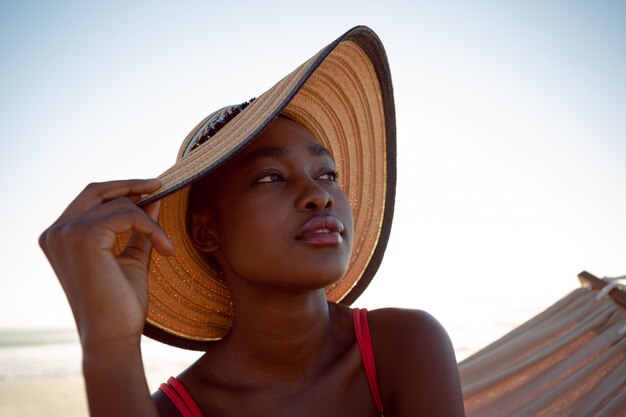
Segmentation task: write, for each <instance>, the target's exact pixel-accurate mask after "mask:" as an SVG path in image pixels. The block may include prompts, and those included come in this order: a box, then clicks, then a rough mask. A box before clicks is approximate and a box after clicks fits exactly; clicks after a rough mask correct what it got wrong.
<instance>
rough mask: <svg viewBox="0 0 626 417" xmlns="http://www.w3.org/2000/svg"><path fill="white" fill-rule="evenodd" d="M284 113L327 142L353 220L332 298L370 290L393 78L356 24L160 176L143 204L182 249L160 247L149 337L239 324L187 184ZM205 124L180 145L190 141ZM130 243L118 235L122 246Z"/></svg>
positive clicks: (197, 337)
mask: <svg viewBox="0 0 626 417" xmlns="http://www.w3.org/2000/svg"><path fill="white" fill-rule="evenodd" d="M280 114H285V115H287V116H289V117H290V118H292V119H294V120H296V121H297V122H298V123H300V124H302V125H303V126H304V127H306V128H307V129H308V130H310V131H311V133H313V134H314V135H315V136H316V137H317V138H318V139H319V140H320V141H321V142H322V144H323V145H324V146H326V147H327V148H329V150H330V152H331V153H332V154H333V156H334V159H335V162H336V164H337V168H338V171H339V172H341V173H342V174H343V175H342V177H341V178H342V180H341V181H340V183H341V184H340V185H341V186H342V187H343V189H344V191H345V193H346V195H347V197H348V199H349V202H350V204H351V206H352V210H353V213H354V219H355V228H354V230H355V232H354V242H353V256H352V259H351V261H350V265H349V267H348V272H347V273H346V275H345V276H344V277H343V278H342V279H341V280H340V281H339V282H337V283H335V284H333V285H332V286H330V287H328V288H326V293H327V297H328V299H329V300H330V301H334V302H341V303H343V304H347V305H349V304H351V303H352V302H353V301H354V300H356V299H357V298H358V297H359V295H360V294H361V293H362V292H363V291H364V290H365V288H366V287H367V285H368V284H369V282H370V281H371V279H372V278H373V276H374V274H375V272H376V270H377V269H378V267H379V265H380V263H381V261H382V257H383V254H384V251H385V248H386V246H387V241H388V238H389V233H390V229H391V222H392V218H393V209H394V199H395V184H396V162H395V161H396V140H395V137H396V131H395V109H394V100H393V89H392V83H391V75H390V71H389V65H388V61H387V57H386V54H385V50H384V48H383V45H382V43H381V41H380V40H379V38H378V37H377V36H376V34H375V33H374V32H373V31H372V30H371V29H369V28H367V27H365V26H358V27H355V28H353V29H351V30H349V31H348V32H346V33H345V34H344V35H342V36H341V37H339V38H338V39H337V40H335V41H334V42H333V43H331V44H330V45H328V46H327V47H325V48H324V49H322V50H321V51H320V52H319V53H317V54H316V55H315V56H313V57H312V58H311V59H309V60H308V61H306V62H305V63H303V64H302V65H301V66H300V67H298V68H297V69H296V70H295V71H293V72H291V73H290V74H289V75H287V76H286V77H284V78H283V79H282V80H281V81H279V82H278V83H277V84H276V85H274V86H273V87H272V88H270V89H269V90H268V91H266V92H265V93H263V94H262V95H261V96H259V97H258V98H257V99H256V100H255V101H254V102H252V103H251V104H250V105H249V106H248V107H247V108H246V109H245V110H243V111H242V112H241V113H240V114H239V115H237V116H236V117H235V118H234V119H233V120H231V121H230V122H229V123H227V124H226V125H225V126H224V127H223V128H222V129H221V130H219V131H218V132H217V133H216V134H215V135H214V136H213V137H211V139H210V140H208V141H207V142H206V143H203V144H202V145H200V146H198V147H197V149H195V150H194V151H193V152H190V153H189V154H187V155H184V156H182V155H179V157H180V159H179V160H178V161H177V162H176V164H174V165H173V166H172V167H171V168H170V169H168V170H167V171H165V172H164V173H163V174H162V175H161V176H159V178H160V179H161V182H162V187H161V188H160V189H159V190H158V191H156V192H155V193H153V194H151V195H149V196H146V197H145V198H144V199H143V200H142V201H141V202H140V203H138V204H139V205H140V206H145V205H148V204H150V203H152V202H154V201H157V200H161V209H160V214H159V223H160V224H161V226H162V227H163V228H164V230H165V231H166V233H167V234H168V235H169V237H170V238H171V239H172V241H173V243H174V245H175V247H176V253H175V254H174V255H173V256H171V257H161V256H160V255H159V254H158V253H156V252H155V251H153V255H152V260H151V264H150V270H149V277H148V280H149V282H148V287H149V302H148V316H147V321H146V326H145V329H144V334H145V335H147V336H149V337H151V338H154V339H157V340H159V341H161V342H164V343H167V344H170V345H173V346H178V347H182V348H186V349H192V350H205V349H206V347H207V343H210V342H211V341H213V340H217V339H220V338H221V337H223V336H224V335H225V334H226V333H227V332H228V330H229V328H230V326H232V322H233V315H234V313H233V306H232V303H231V302H230V296H229V293H228V288H227V287H226V285H225V283H224V282H222V281H221V279H220V277H219V276H218V274H217V272H216V271H213V270H212V269H211V268H210V267H209V266H208V265H207V264H206V262H204V260H203V259H202V257H201V256H200V255H199V254H198V253H197V252H196V251H195V249H194V247H193V244H192V243H191V242H190V240H189V237H188V236H187V232H186V228H185V219H186V210H187V195H188V190H189V185H190V184H192V183H193V182H194V181H196V180H197V179H199V178H201V177H203V176H204V175H206V174H207V173H209V172H211V171H213V170H214V169H215V168H217V167H218V166H220V165H222V164H223V163H225V162H226V161H227V160H229V159H230V158H231V157H232V156H233V155H234V154H236V153H237V152H238V151H239V150H241V149H242V148H243V147H245V146H246V145H247V144H248V143H250V142H251V141H252V140H253V139H254V138H255V137H257V136H258V135H259V134H260V133H261V132H262V131H263V129H264V128H265V127H266V126H267V125H268V124H269V123H270V122H271V121H273V120H274V119H275V118H276V117H277V116H278V115H280ZM202 126H203V122H201V123H200V124H199V125H198V126H196V128H194V130H192V131H191V132H190V133H189V135H188V136H187V138H186V139H185V142H184V143H183V146H182V147H181V149H182V148H183V147H188V145H189V141H190V140H192V139H193V137H194V135H195V134H196V133H197V131H198V129H200V128H201V127H202ZM122 246H123V239H122V238H121V239H120V242H119V244H118V248H121V247H122Z"/></svg>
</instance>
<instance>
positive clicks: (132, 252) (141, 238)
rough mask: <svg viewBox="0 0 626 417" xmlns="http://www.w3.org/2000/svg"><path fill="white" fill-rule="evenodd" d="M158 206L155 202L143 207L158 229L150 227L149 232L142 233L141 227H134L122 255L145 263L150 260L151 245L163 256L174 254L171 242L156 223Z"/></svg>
mask: <svg viewBox="0 0 626 417" xmlns="http://www.w3.org/2000/svg"><path fill="white" fill-rule="evenodd" d="M159 206H160V203H159V202H156V203H153V204H151V205H149V206H148V207H146V208H145V209H144V210H145V213H146V215H148V217H149V218H150V219H151V220H152V222H154V224H156V225H157V227H158V230H155V229H153V228H150V229H149V233H142V230H141V229H139V228H137V229H135V230H136V232H135V233H133V234H132V235H131V238H130V240H129V242H128V244H127V245H126V247H125V248H124V252H123V255H124V256H130V257H133V258H136V259H138V260H139V261H141V262H142V263H143V264H145V265H147V264H148V262H149V260H150V250H151V249H152V247H153V246H154V249H155V250H156V251H157V252H159V253H160V254H161V255H163V256H170V255H173V254H174V246H173V245H172V242H171V241H170V240H169V238H168V237H167V235H165V233H164V232H163V229H161V227H160V226H159V225H158V223H156V222H157V219H158V216H159Z"/></svg>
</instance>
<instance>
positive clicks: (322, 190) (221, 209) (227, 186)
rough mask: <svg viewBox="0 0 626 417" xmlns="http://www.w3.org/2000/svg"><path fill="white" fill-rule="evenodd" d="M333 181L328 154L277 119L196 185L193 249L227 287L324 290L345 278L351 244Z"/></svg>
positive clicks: (342, 200)
mask: <svg viewBox="0 0 626 417" xmlns="http://www.w3.org/2000/svg"><path fill="white" fill-rule="evenodd" d="M336 178H337V173H336V171H335V163H334V161H333V159H332V157H331V156H330V154H329V152H328V150H326V148H324V147H323V146H322V145H321V144H320V143H319V142H318V141H317V139H316V138H315V137H314V136H313V135H312V134H311V133H310V132H309V131H308V130H306V129H305V128H304V127H302V126H300V125H299V124H297V123H296V122H294V121H292V120H290V119H287V118H283V117H279V118H278V119H276V120H275V121H273V122H272V123H271V124H270V125H269V126H268V127H267V128H266V129H265V130H264V131H263V133H262V134H261V135H259V137H258V138H256V139H255V140H254V141H253V142H252V143H251V144H250V145H248V146H247V147H246V148H244V149H243V150H242V151H240V152H239V153H238V154H237V155H236V156H235V157H234V158H233V159H231V160H229V161H228V162H227V163H226V164H224V165H223V166H222V167H220V168H218V169H217V170H216V171H215V172H214V173H212V174H210V178H208V179H207V180H205V181H203V183H204V184H208V186H205V187H204V188H203V189H201V190H199V191H200V192H202V193H206V201H207V204H206V207H207V209H206V211H205V212H204V215H197V216H194V220H192V226H191V229H192V235H193V237H194V241H196V244H198V242H200V245H199V246H200V247H201V250H203V251H204V252H210V253H212V254H213V256H214V257H215V259H216V260H217V262H218V263H219V264H220V267H221V268H222V270H223V271H224V274H225V275H226V279H227V280H228V279H229V276H228V275H229V274H231V275H232V274H234V275H236V276H238V277H240V278H241V279H244V280H248V281H250V282H253V283H255V284H261V285H269V286H274V287H277V288H282V289H286V290H297V289H300V290H304V289H318V288H323V287H325V286H327V285H330V284H332V283H333V282H336V281H337V280H339V279H340V278H341V277H342V276H343V275H344V274H345V272H346V270H347V267H348V262H349V260H350V256H351V252H352V237H353V218H352V210H351V208H350V205H349V204H348V200H347V198H346V196H345V194H344V193H343V191H342V190H341V188H340V187H339V184H338V183H337V182H336ZM202 198H204V197H202ZM203 239H204V241H203ZM203 242H204V243H208V244H205V245H202V243H203Z"/></svg>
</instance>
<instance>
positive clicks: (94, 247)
mask: <svg viewBox="0 0 626 417" xmlns="http://www.w3.org/2000/svg"><path fill="white" fill-rule="evenodd" d="M159 187H160V182H159V181H158V180H127V181H112V182H107V183H101V184H91V185H89V186H87V187H86V188H85V189H84V190H83V191H82V192H81V193H80V194H79V195H78V196H77V197H76V199H75V200H74V201H73V202H72V203H71V204H70V205H69V206H68V208H67V209H66V210H65V211H64V212H63V214H62V215H61V217H60V218H59V219H58V220H57V221H56V222H55V223H54V224H53V225H52V226H50V227H49V228H48V229H47V230H46V231H45V232H43V233H42V235H41V237H40V239H39V243H40V245H41V248H42V249H43V251H44V253H45V254H46V256H47V258H48V260H49V261H50V264H51V265H52V267H53V269H54V271H55V273H56V274H57V277H58V279H59V282H60V283H61V286H62V287H63V290H64V291H65V294H66V296H67V299H68V301H69V304H70V306H71V308H72V313H73V315H74V319H75V321H76V326H77V329H78V334H79V336H80V341H81V345H82V350H83V373H84V376H85V384H86V389H87V397H88V402H89V409H90V414H91V415H92V416H94V417H99V416H156V415H157V412H156V408H155V407H154V404H153V403H152V400H151V398H150V393H149V390H148V385H147V383H146V378H145V373H144V369H143V362H142V359H141V349H140V340H141V332H142V329H143V326H144V322H145V318H146V311H147V299H148V294H147V269H148V264H149V262H150V251H151V248H152V246H154V248H155V249H156V250H157V251H158V252H159V253H161V254H163V255H171V254H172V253H173V247H172V244H171V242H170V241H169V240H168V238H167V237H166V235H165V233H164V232H163V230H162V229H161V228H160V227H159V225H158V224H157V223H156V221H155V219H156V218H157V216H158V205H152V206H150V207H148V208H146V209H145V210H142V209H140V208H138V207H137V206H136V205H135V202H137V201H138V200H139V199H140V198H141V196H142V195H143V194H147V193H150V192H152V191H155V190H157V189H158V188H159ZM126 232H132V235H131V238H130V241H129V243H128V245H127V246H126V248H125V249H124V251H123V252H122V253H121V254H120V255H118V256H116V255H115V254H114V253H113V246H114V244H115V240H116V237H117V235H118V234H121V233H126Z"/></svg>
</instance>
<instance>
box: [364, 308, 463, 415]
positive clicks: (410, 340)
mask: <svg viewBox="0 0 626 417" xmlns="http://www.w3.org/2000/svg"><path fill="white" fill-rule="evenodd" d="M368 322H369V327H370V332H371V337H372V345H373V348H374V354H375V357H376V368H377V373H378V379H379V382H380V385H381V387H380V388H381V393H382V396H383V403H387V404H393V405H394V408H396V411H399V410H406V411H408V410H413V411H415V410H416V409H419V410H421V411H422V412H423V413H422V414H423V415H433V416H437V415H463V401H462V396H461V387H460V381H459V374H458V366H457V363H456V358H455V355H454V349H453V347H452V343H451V341H450V338H449V337H448V334H447V332H446V331H445V329H444V328H443V326H442V325H441V324H440V323H439V322H438V321H437V320H436V319H435V318H434V317H433V316H431V315H430V314H428V313H427V312H425V311H422V310H410V309H400V308H384V309H380V310H372V311H370V312H369V313H368ZM394 414H396V415H398V414H399V415H404V414H403V413H402V412H395V413H394Z"/></svg>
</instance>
